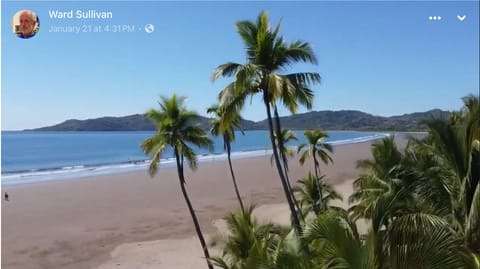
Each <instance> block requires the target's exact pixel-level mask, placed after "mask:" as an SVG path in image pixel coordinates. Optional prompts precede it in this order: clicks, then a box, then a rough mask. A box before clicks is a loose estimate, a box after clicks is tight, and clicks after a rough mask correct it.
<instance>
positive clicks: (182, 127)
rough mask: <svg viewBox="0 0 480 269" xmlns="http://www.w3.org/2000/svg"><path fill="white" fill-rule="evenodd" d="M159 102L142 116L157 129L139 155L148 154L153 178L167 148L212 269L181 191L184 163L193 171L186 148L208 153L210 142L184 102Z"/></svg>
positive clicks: (191, 153)
mask: <svg viewBox="0 0 480 269" xmlns="http://www.w3.org/2000/svg"><path fill="white" fill-rule="evenodd" d="M161 99H162V101H161V102H159V105H160V110H155V109H151V110H149V111H148V112H147V114H146V117H147V118H149V119H150V120H151V121H152V122H153V123H154V124H155V125H156V127H157V132H156V134H155V135H153V136H152V137H150V138H147V139H146V140H145V141H143V142H142V148H143V151H144V152H145V153H146V154H150V155H151V158H152V160H151V163H150V167H149V173H150V176H152V177H153V176H154V175H155V174H156V172H157V169H158V164H159V162H160V160H161V156H162V154H163V152H164V151H165V150H166V149H167V148H168V147H171V148H172V149H173V154H174V156H175V160H176V164H177V174H178V179H179V182H180V188H181V190H182V194H183V198H184V199H185V202H186V203H187V206H188V210H189V211H190V215H191V217H192V220H193V224H194V226H195V231H196V232H197V235H198V238H199V240H200V244H201V246H202V249H203V252H204V254H205V257H206V258H207V264H208V268H210V269H213V265H212V264H211V263H210V260H208V259H209V258H210V255H209V253H208V249H207V245H206V243H205V239H204V237H203V234H202V231H201V229H200V224H199V222H198V219H197V216H196V214H195V211H194V210H193V206H192V203H191V202H190V198H189V197H188V194H187V190H186V188H185V185H186V183H185V175H184V161H185V160H186V161H187V164H188V166H189V167H190V168H191V169H192V170H194V169H196V167H197V158H196V155H195V152H194V151H193V149H192V148H191V147H190V145H195V146H197V147H203V148H208V149H212V141H211V140H210V139H209V138H208V137H207V136H206V134H205V131H204V130H203V129H202V128H200V127H199V126H197V125H195V120H197V119H198V117H199V116H198V115H197V114H196V113H195V112H192V111H189V110H187V109H186V107H185V106H184V100H185V98H183V97H177V96H176V95H175V94H174V95H173V96H172V97H171V98H167V97H162V98H161Z"/></svg>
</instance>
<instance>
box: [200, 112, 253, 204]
mask: <svg viewBox="0 0 480 269" xmlns="http://www.w3.org/2000/svg"><path fill="white" fill-rule="evenodd" d="M207 112H208V113H215V116H216V118H214V119H212V121H211V124H212V129H211V130H210V131H211V133H212V134H213V135H214V136H219V135H222V137H223V148H224V149H225V150H226V151H227V159H228V166H229V167H230V174H231V176H232V180H233V186H234V187H235V193H236V195H237V199H238V203H239V204H240V208H241V209H242V211H244V210H245V208H244V206H243V202H242V197H241V196H240V192H239V191H238V186H237V181H236V179H235V173H234V172H233V167H232V159H231V153H232V152H231V150H232V147H231V143H232V141H234V140H235V130H234V128H235V127H236V128H239V129H240V120H241V118H240V115H239V114H238V113H234V114H232V113H230V114H228V113H224V109H223V108H221V107H219V106H212V107H210V108H208V109H207ZM227 116H230V117H229V118H228V117H227Z"/></svg>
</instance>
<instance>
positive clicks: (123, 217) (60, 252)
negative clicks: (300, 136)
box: [2, 142, 370, 269]
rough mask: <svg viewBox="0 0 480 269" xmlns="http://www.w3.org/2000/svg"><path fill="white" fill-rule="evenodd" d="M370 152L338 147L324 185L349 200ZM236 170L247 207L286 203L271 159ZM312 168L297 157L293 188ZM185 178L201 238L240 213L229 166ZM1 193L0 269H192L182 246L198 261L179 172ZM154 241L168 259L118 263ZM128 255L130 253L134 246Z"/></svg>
mask: <svg viewBox="0 0 480 269" xmlns="http://www.w3.org/2000/svg"><path fill="white" fill-rule="evenodd" d="M369 150H370V142H366V143H359V144H351V145H342V146H336V147H335V152H334V154H333V159H334V164H330V165H329V166H327V167H325V166H324V165H322V168H321V169H322V172H323V173H325V174H326V175H327V180H328V181H329V182H331V183H332V184H334V185H335V186H336V188H337V190H339V191H340V192H342V193H343V194H344V195H345V200H346V198H347V197H346V196H347V195H348V194H349V193H350V192H351V184H350V183H351V180H352V179H353V178H355V176H356V174H357V171H356V169H355V162H356V160H358V159H362V158H368V157H369ZM233 165H234V169H235V172H236V177H237V180H238V184H239V189H240V192H241V194H242V196H243V199H244V201H245V202H246V203H248V204H256V205H268V204H281V203H284V202H285V198H284V195H283V190H282V189H281V183H280V181H279V180H278V176H277V174H276V170H275V169H274V168H273V167H272V166H271V164H270V157H267V156H265V157H255V158H249V159H239V160H234V161H233ZM311 168H312V165H311V163H310V162H309V163H308V164H306V165H305V166H303V167H302V166H300V165H299V164H298V160H297V159H292V160H291V161H290V178H291V179H292V182H294V181H296V180H298V179H300V178H301V177H303V176H305V175H306V174H307V173H308V171H309V170H311ZM186 178H187V189H188V192H189V195H190V198H191V200H192V202H193V203H194V208H195V210H196V212H197V215H198V217H199V219H200V222H201V226H202V229H203V232H204V233H205V234H214V233H216V232H217V228H216V227H215V226H214V225H213V224H214V221H216V220H218V219H221V218H222V217H224V216H226V215H227V214H228V213H229V212H231V211H232V210H235V209H236V208H237V207H238V205H237V200H236V198H235V194H234V191H233V186H232V182H231V178H230V174H229V170H228V165H227V162H226V161H221V162H220V161H218V162H210V163H202V164H201V165H199V168H198V170H197V171H195V172H192V171H187V172H186ZM3 191H7V192H8V193H9V194H10V201H9V202H5V201H2V268H5V269H13V268H21V269H37V268H64V269H70V268H99V269H106V268H150V267H149V266H147V264H157V265H158V264H164V266H161V267H156V268H171V265H172V264H174V265H177V264H178V266H175V268H191V266H193V265H192V264H191V263H190V264H186V265H184V266H183V265H181V264H183V263H182V259H186V257H185V256H186V254H185V252H184V253H183V254H182V251H183V250H184V249H185V248H192V249H193V251H194V252H195V251H198V253H200V254H199V255H200V256H199V257H197V258H201V251H200V245H199V243H198V240H197V239H196V237H195V233H194V229H193V225H192V221H191V218H190V215H189V213H188V210H187V208H186V205H185V202H184V200H183V197H182V195H181V192H180V187H179V182H178V178H177V174H176V169H174V168H162V169H160V170H159V173H158V174H157V175H156V176H155V177H154V178H150V177H149V176H148V174H147V172H146V171H145V172H136V173H127V174H119V175H106V176H97V177H91V178H83V179H76V180H65V181H55V182H46V183H39V184H29V185H21V186H11V187H6V188H3ZM345 204H346V202H345ZM262 210H263V213H262V214H267V215H268V213H269V212H270V213H272V212H273V214H270V215H272V216H275V215H277V214H276V213H274V212H276V211H274V210H277V209H274V208H273V207H266V208H265V207H262V208H261V209H260V211H262ZM267 218H268V217H267ZM154 240H161V241H159V242H160V244H164V248H163V250H162V252H163V254H164V256H165V254H166V255H167V256H168V257H169V260H168V261H167V260H164V261H159V260H155V259H154V258H152V256H151V255H150V256H148V257H150V258H149V259H150V260H147V261H145V260H144V261H143V263H142V264H143V265H141V266H139V267H135V265H133V264H131V265H125V264H122V263H120V262H119V261H118V260H115V257H118V256H125V255H126V254H125V253H122V251H124V252H125V251H126V250H125V247H124V246H126V245H127V246H128V244H134V245H136V246H137V247H140V248H143V249H145V251H147V252H148V246H149V244H153V243H151V242H148V241H154ZM169 240H170V241H169ZM162 242H163V243H162ZM172 242H175V244H173V243H172ZM192 242H194V244H192ZM126 249H127V252H132V251H133V250H132V248H131V247H130V248H128V247H127V248H126ZM182 249H183V250H182ZM128 250H130V251H128ZM150 252H152V251H150ZM175 253H177V256H175V255H174V254H175ZM187 253H188V252H187ZM152 255H154V254H152ZM133 256H138V257H140V256H141V255H140V256H139V255H133ZM187 256H188V255H187ZM142 257H143V256H142ZM175 259H178V260H175ZM177 262H178V263H177ZM169 264H170V265H169ZM136 266H138V263H137V265H136ZM169 266H170V267H169ZM182 266H183V267H182ZM200 266H203V263H202V265H200ZM152 268H153V267H152ZM192 268H193V267H192Z"/></svg>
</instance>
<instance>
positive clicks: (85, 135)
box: [1, 131, 387, 186]
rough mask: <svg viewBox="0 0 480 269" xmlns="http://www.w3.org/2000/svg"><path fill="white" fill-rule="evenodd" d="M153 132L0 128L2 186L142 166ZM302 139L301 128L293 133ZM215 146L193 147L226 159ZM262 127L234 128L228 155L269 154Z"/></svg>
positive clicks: (169, 158) (334, 138)
mask: <svg viewBox="0 0 480 269" xmlns="http://www.w3.org/2000/svg"><path fill="white" fill-rule="evenodd" d="M153 134H154V132H147V131H145V132H26V131H18V132H17V131H2V138H1V143H2V155H1V159H2V161H1V163H2V166H1V184H2V186H8V185H16V184H26V183H36V182H42V181H49V180H60V179H74V178H82V177H88V176H93V175H102V174H114V173H124V172H130V171H140V170H147V169H148V165H149V156H147V155H145V154H144V153H143V152H142V150H141V148H140V144H141V142H142V141H143V140H145V139H146V138H148V137H150V136H152V135H153ZM295 134H296V136H297V138H298V141H294V143H291V144H290V146H296V145H298V144H301V143H304V142H305V138H304V136H303V132H302V131H297V132H295ZM328 134H329V138H328V139H327V140H326V141H327V142H329V143H331V144H332V145H339V144H350V143H358V142H364V141H369V140H374V139H378V138H382V137H385V136H386V135H387V134H384V133H373V132H353V131H330V132H328ZM212 139H213V141H214V151H213V152H208V151H207V150H204V149H195V152H196V153H197V155H198V159H199V162H200V163H201V162H212V161H218V160H225V159H226V153H225V151H224V149H223V140H222V139H221V138H220V137H213V138H212ZM270 149H271V146H270V140H269V138H268V132H267V131H246V132H244V134H243V135H242V134H241V133H236V140H235V142H234V143H232V158H234V159H238V158H247V157H253V156H264V155H270V154H271V150H270ZM162 157H163V158H164V159H163V160H162V161H161V165H160V167H165V166H173V165H175V162H174V159H173V153H172V150H171V149H168V150H166V151H165V153H164V155H163V156H162Z"/></svg>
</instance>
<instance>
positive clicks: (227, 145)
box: [223, 135, 245, 212]
mask: <svg viewBox="0 0 480 269" xmlns="http://www.w3.org/2000/svg"><path fill="white" fill-rule="evenodd" d="M223 139H225V146H226V148H227V158H228V166H229V167H230V174H231V175H232V181H233V186H234V187H235V193H236V194H237V199H238V203H239V204H240V208H241V209H242V212H245V207H244V206H243V202H242V197H241V196H240V192H239V191H238V186H237V180H236V179H235V173H233V166H232V159H231V156H230V155H231V147H230V140H228V138H227V137H226V136H225V135H224V138H223Z"/></svg>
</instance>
